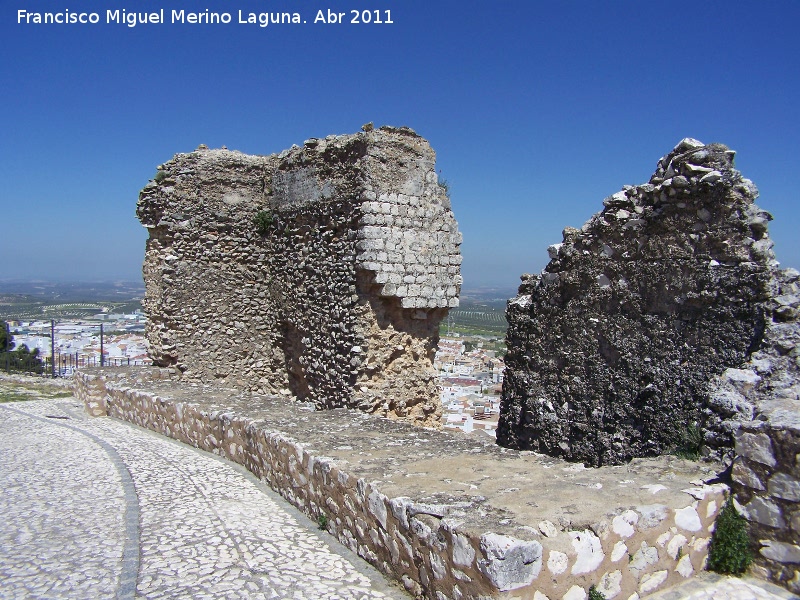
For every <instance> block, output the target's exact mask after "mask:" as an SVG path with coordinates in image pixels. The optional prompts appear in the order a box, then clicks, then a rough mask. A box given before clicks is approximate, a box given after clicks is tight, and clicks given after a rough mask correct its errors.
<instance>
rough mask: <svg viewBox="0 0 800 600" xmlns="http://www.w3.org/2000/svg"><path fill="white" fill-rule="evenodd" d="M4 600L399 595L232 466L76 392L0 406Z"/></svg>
mask: <svg viewBox="0 0 800 600" xmlns="http://www.w3.org/2000/svg"><path fill="white" fill-rule="evenodd" d="M0 490H2V493H0V515H2V517H3V524H2V527H0V597H2V598H4V599H5V598H80V599H86V598H192V599H203V598H248V599H250V598H252V599H260V598H280V599H283V598H287V599H288V598H291V599H315V600H316V599H322V598H325V599H329V598H330V599H342V600H344V599H366V598H370V599H371V598H397V599H399V598H408V596H406V595H405V594H404V593H401V592H400V591H399V590H398V589H397V588H395V587H393V586H390V585H388V584H387V582H386V580H385V579H383V578H382V576H381V575H379V574H378V573H377V571H374V570H373V569H371V568H370V567H369V566H368V565H366V563H364V562H362V561H361V560H360V559H359V558H357V557H355V556H354V555H353V554H352V553H350V552H349V551H347V550H345V549H343V548H341V547H339V546H338V544H336V543H335V542H333V540H332V538H331V544H329V543H328V541H327V540H325V539H324V538H325V536H324V535H323V534H321V533H320V532H318V531H317V530H316V528H315V527H314V526H313V524H312V523H311V521H309V520H308V519H306V518H305V517H304V516H302V515H300V513H299V512H297V511H296V510H294V508H292V507H290V506H289V505H288V504H286V503H285V502H283V500H282V499H281V498H279V497H278V496H276V495H275V494H274V493H272V492H271V491H267V490H266V488H265V486H264V484H262V483H260V482H258V481H257V480H256V479H255V478H254V477H253V476H252V475H250V474H249V473H247V472H246V471H244V469H240V468H239V467H237V466H236V465H232V464H231V463H228V462H225V461H222V460H219V459H217V458H215V457H213V456H211V455H209V454H206V453H203V452H200V451H197V450H195V449H193V448H190V447H188V446H185V445H182V444H179V443H177V442H174V441H172V440H168V439H166V438H163V437H161V436H158V435H156V434H153V433H151V432H148V431H145V430H142V429H140V428H137V427H133V426H131V425H128V424H126V423H122V422H119V421H116V420H113V419H107V418H98V419H89V418H88V417H85V416H84V415H83V414H82V412H81V408H80V407H78V406H77V404H76V403H75V402H74V401H72V400H69V399H67V400H64V399H61V400H35V401H29V402H19V403H13V404H0Z"/></svg>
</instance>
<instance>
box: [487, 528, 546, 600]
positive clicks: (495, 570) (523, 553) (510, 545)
mask: <svg viewBox="0 0 800 600" xmlns="http://www.w3.org/2000/svg"><path fill="white" fill-rule="evenodd" d="M481 550H482V551H483V555H484V556H485V557H486V558H482V559H480V560H479V561H478V569H479V570H480V572H481V573H483V574H484V575H485V576H486V577H487V578H488V579H489V581H490V582H491V583H492V585H494V586H495V587H496V588H497V589H498V590H500V591H501V592H506V591H509V590H514V589H517V588H520V587H524V586H526V585H528V584H530V583H531V582H533V580H534V579H536V578H537V577H538V576H539V571H541V568H542V545H541V544H540V543H539V542H537V541H530V542H526V541H522V540H519V539H516V538H513V537H509V536H505V535H499V534H496V533H485V534H483V535H482V536H481Z"/></svg>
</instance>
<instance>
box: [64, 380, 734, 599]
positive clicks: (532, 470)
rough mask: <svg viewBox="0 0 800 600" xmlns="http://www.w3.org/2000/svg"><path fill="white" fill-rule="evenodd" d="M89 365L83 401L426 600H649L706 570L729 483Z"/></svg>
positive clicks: (660, 462)
mask: <svg viewBox="0 0 800 600" xmlns="http://www.w3.org/2000/svg"><path fill="white" fill-rule="evenodd" d="M175 378H177V373H172V372H170V370H169V369H131V368H114V369H109V368H106V369H92V370H86V371H82V372H80V373H78V374H77V375H76V377H75V388H76V395H77V397H78V398H79V399H80V400H82V401H83V402H84V404H85V406H86V408H87V411H88V412H89V413H90V414H92V415H95V416H100V415H108V416H111V417H115V418H119V419H124V420H126V421H129V422H131V423H135V424H137V425H140V426H142V427H146V428H148V429H151V430H153V431H156V432H159V433H161V434H164V435H167V436H169V437H172V438H174V439H176V440H180V441H182V442H185V443H188V444H191V445H193V446H195V447H197V448H200V449H203V450H206V451H209V452H213V453H215V454H218V455H221V456H224V457H226V458H228V459H229V460H232V461H234V462H237V463H239V464H241V465H244V466H245V467H246V468H248V469H249V470H250V471H252V472H253V473H254V474H255V475H256V476H257V477H259V478H261V479H263V480H264V481H265V482H267V483H268V484H269V485H270V486H271V487H272V488H273V489H275V490H276V491H278V492H279V493H280V494H281V495H283V496H284V497H285V498H286V499H287V500H288V501H289V502H291V503H292V504H293V505H295V506H296V507H298V508H299V509H300V510H302V511H303V512H305V513H306V514H307V515H309V516H310V517H311V518H313V519H315V520H317V521H318V522H319V523H320V524H321V525H325V526H326V528H327V529H328V531H329V532H330V533H331V534H333V535H334V536H335V537H337V538H338V539H339V541H340V542H341V543H343V544H344V545H345V546H347V547H349V548H350V549H352V550H353V551H355V552H357V553H358V554H359V555H360V556H362V557H363V558H364V559H365V560H367V561H368V562H370V563H371V564H373V565H374V566H376V567H377V568H379V569H380V570H381V571H383V572H384V573H386V574H387V575H389V576H391V577H394V578H395V579H397V580H398V581H401V582H402V583H403V585H404V586H405V587H406V589H408V590H409V592H411V593H412V594H413V595H415V596H417V597H424V598H431V599H436V600H444V599H451V598H452V599H455V600H461V599H466V598H474V599H479V598H480V599H488V598H508V599H510V598H530V599H535V600H546V599H548V600H562V599H563V600H584V599H586V598H588V597H589V589H590V588H591V586H595V588H596V589H597V590H598V591H600V592H601V593H602V594H603V595H604V597H605V598H607V599H609V600H611V599H615V598H618V599H621V600H636V599H637V598H639V597H643V596H646V595H648V594H649V593H651V592H654V591H656V590H661V589H664V588H666V587H667V586H669V585H671V584H673V583H678V582H680V581H683V580H684V579H685V578H687V577H691V576H692V575H693V574H695V573H696V572H698V571H699V570H701V569H703V567H704V564H705V561H706V557H707V552H708V544H709V541H710V535H711V533H710V532H711V531H712V530H713V523H714V520H715V518H716V516H717V513H718V512H719V510H720V509H721V507H722V505H723V503H724V496H725V493H726V492H727V487H726V486H724V485H722V484H710V485H709V484H705V483H703V482H704V481H709V480H710V479H712V478H713V476H714V469H713V468H711V467H709V466H708V465H701V464H698V463H693V462H690V461H684V460H680V459H677V458H675V457H660V458H657V459H635V460H634V461H632V462H631V463H629V464H627V465H624V466H617V467H602V468H598V469H586V468H584V467H583V466H582V465H575V464H569V463H566V462H563V461H561V460H558V459H553V458H549V457H546V456H543V455H538V454H534V453H532V452H526V451H522V452H520V451H515V450H508V449H504V448H499V447H498V446H496V445H495V444H494V440H493V439H490V438H488V437H486V438H485V439H483V438H481V437H472V436H466V435H463V434H458V433H449V432H443V431H435V430H427V429H420V428H415V427H413V426H410V425H406V424H403V423H398V422H396V421H390V420H388V419H382V418H376V417H372V416H369V415H365V414H363V413H360V412H358V411H352V410H347V409H336V410H331V411H324V412H319V411H315V410H313V407H312V406H310V405H308V404H304V403H299V402H293V401H291V400H288V399H285V398H278V397H264V396H255V395H251V394H244V393H241V392H237V391H234V390H221V389H217V388H212V387H210V386H202V385H200V384H193V385H186V384H181V383H179V382H178V381H176V380H175Z"/></svg>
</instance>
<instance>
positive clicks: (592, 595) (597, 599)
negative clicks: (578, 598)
mask: <svg viewBox="0 0 800 600" xmlns="http://www.w3.org/2000/svg"><path fill="white" fill-rule="evenodd" d="M589 600H606V597H605V596H603V594H602V592H598V591H597V588H596V587H594V586H591V587H590V588H589Z"/></svg>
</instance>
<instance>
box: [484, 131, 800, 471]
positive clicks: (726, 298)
mask: <svg viewBox="0 0 800 600" xmlns="http://www.w3.org/2000/svg"><path fill="white" fill-rule="evenodd" d="M733 154H734V153H733V152H731V151H730V150H728V149H727V148H726V147H725V146H722V145H720V144H710V145H702V144H700V143H699V142H697V140H690V139H686V140H683V141H682V142H681V143H679V144H678V145H677V146H676V147H675V148H674V149H673V150H672V152H670V153H669V154H668V155H666V156H665V157H663V158H662V159H661V160H660V161H659V163H658V167H657V170H656V172H655V174H654V175H653V177H652V178H651V179H650V182H649V183H646V184H643V185H639V186H625V187H624V188H623V190H622V191H620V192H617V193H615V194H613V195H612V196H610V197H609V198H606V200H605V201H604V205H605V208H604V210H603V211H602V212H600V213H598V214H596V215H594V216H593V217H592V218H591V219H590V220H589V221H588V222H587V223H586V224H585V225H584V226H583V227H582V228H581V229H574V228H570V227H568V228H566V229H565V230H564V232H563V241H562V242H561V243H560V244H555V245H553V246H550V248H549V249H548V252H549V254H550V257H551V260H550V262H549V264H548V265H547V267H546V268H545V270H544V271H543V272H542V273H541V274H540V275H535V276H524V277H523V281H522V284H521V285H520V287H519V293H518V296H517V297H516V298H514V299H512V300H510V301H509V303H508V307H507V311H506V316H507V319H508V322H509V329H508V336H507V344H508V354H507V357H506V375H505V381H504V385H503V401H502V406H501V418H500V424H499V427H498V434H497V439H498V443H499V444H501V445H503V446H507V447H513V448H523V449H531V450H535V451H538V452H544V453H546V454H549V455H551V456H559V457H564V458H566V459H568V460H573V461H582V462H584V463H586V464H589V465H602V464H620V463H623V462H625V461H627V460H629V459H630V458H632V457H634V456H648V455H653V454H659V453H663V452H667V451H670V450H673V449H676V448H679V447H681V446H686V445H692V444H697V442H698V441H700V442H702V444H703V446H704V447H705V451H706V452H707V453H709V454H712V455H714V456H717V457H724V458H727V459H729V458H730V457H731V455H732V447H733V433H734V432H735V431H736V429H737V428H738V427H739V425H740V424H741V423H742V422H746V421H749V420H750V419H753V418H755V417H756V415H757V413H758V411H759V410H760V409H761V403H762V402H766V401H767V400H769V399H773V398H776V399H777V398H784V397H786V395H787V394H790V393H794V398H795V399H796V398H797V394H796V383H797V381H798V368H797V364H796V360H795V356H796V350H795V349H796V348H797V347H798V343H800V327H798V323H797V321H796V320H795V319H796V312H797V311H796V310H795V309H796V308H797V297H798V295H797V292H798V276H800V274H798V273H797V271H794V270H792V269H789V270H786V271H780V270H779V269H778V264H777V262H776V261H775V257H774V255H773V252H772V242H771V241H770V239H769V237H768V235H767V222H768V221H769V220H771V218H772V217H771V216H770V215H769V214H768V213H766V212H764V211H763V210H761V209H760V208H758V206H756V205H755V204H754V203H753V201H754V199H755V197H756V196H757V194H758V192H757V190H756V188H755V186H754V185H753V183H752V182H751V181H749V180H747V179H744V178H743V177H742V175H741V174H740V173H739V172H738V171H737V170H735V169H734V167H733ZM787 309H790V310H787ZM792 311H794V312H792ZM792 353H795V354H792ZM791 413H792V411H791V410H788V411H786V414H787V418H789V415H791ZM692 434H693V435H692ZM758 451H759V450H757V449H756V448H753V449H752V450H751V452H758ZM754 456H755V455H754ZM762 460H768V458H767V455H766V454H764V455H762Z"/></svg>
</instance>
